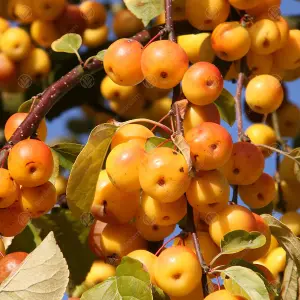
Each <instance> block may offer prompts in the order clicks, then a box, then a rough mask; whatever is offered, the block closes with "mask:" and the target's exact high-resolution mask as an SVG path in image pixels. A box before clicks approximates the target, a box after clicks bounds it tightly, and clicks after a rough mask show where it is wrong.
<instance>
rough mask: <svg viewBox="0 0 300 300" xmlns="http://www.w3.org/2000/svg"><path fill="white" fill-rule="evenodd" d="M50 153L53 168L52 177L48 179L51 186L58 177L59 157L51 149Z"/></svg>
mask: <svg viewBox="0 0 300 300" xmlns="http://www.w3.org/2000/svg"><path fill="white" fill-rule="evenodd" d="M51 152H52V157H53V162H54V167H53V172H52V175H51V177H50V179H49V181H50V182H51V183H52V184H55V181H56V179H57V177H58V176H59V156H58V154H57V153H56V152H55V151H54V150H52V149H51Z"/></svg>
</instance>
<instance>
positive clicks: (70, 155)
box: [51, 143, 84, 170]
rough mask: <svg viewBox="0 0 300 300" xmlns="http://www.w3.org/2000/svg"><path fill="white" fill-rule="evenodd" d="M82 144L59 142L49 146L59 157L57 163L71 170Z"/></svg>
mask: <svg viewBox="0 0 300 300" xmlns="http://www.w3.org/2000/svg"><path fill="white" fill-rule="evenodd" d="M83 147H84V146H83V145H80V144H74V143H61V144H56V145H54V146H52V147H51V149H52V150H53V151H55V153H56V154H57V156H58V158H59V164H60V166H62V167H63V168H65V169H67V170H71V169H72V167H73V164H74V162H75V160H76V158H77V156H78V155H79V153H80V152H81V151H82V149H83Z"/></svg>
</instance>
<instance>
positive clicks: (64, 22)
mask: <svg viewBox="0 0 300 300" xmlns="http://www.w3.org/2000/svg"><path fill="white" fill-rule="evenodd" d="M44 1H50V0H44ZM59 1H65V0H59ZM55 24H56V26H57V28H58V30H59V31H60V33H61V34H62V35H63V34H67V33H77V34H80V35H81V34H82V33H83V32H84V30H85V29H86V27H87V21H86V19H85V18H84V15H83V14H82V13H81V11H80V9H79V6H77V5H72V4H68V5H67V6H66V8H65V9H64V10H63V12H62V14H60V16H59V17H58V19H57V20H56V21H55Z"/></svg>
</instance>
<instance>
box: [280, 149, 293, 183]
mask: <svg viewBox="0 0 300 300" xmlns="http://www.w3.org/2000/svg"><path fill="white" fill-rule="evenodd" d="M290 155H291V156H292V157H294V156H296V155H297V153H296V151H295V153H292V154H290ZM279 174H280V179H281V180H285V181H288V182H293V181H295V179H296V178H295V160H294V159H292V158H290V157H288V156H284V157H283V159H282V161H281V162H280V165H279Z"/></svg>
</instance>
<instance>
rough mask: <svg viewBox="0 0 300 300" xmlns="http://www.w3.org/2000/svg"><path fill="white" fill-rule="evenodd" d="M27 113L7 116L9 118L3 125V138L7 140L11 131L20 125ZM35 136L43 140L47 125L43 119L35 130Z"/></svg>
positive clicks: (11, 133) (45, 135)
mask: <svg viewBox="0 0 300 300" xmlns="http://www.w3.org/2000/svg"><path fill="white" fill-rule="evenodd" d="M27 115H28V113H15V114H13V115H11V116H10V117H9V119H8V120H7V121H6V123H5V127H4V136H5V139H6V140H7V141H8V140H9V139H10V138H11V136H12V135H13V133H14V132H15V131H16V130H17V128H18V127H19V126H20V125H21V123H22V122H23V121H24V120H25V118H26V117H27ZM36 133H37V137H38V138H39V139H40V140H41V141H45V140H46V137H47V125H46V121H45V119H42V121H41V122H40V124H39V127H38V129H37V131H36Z"/></svg>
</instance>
